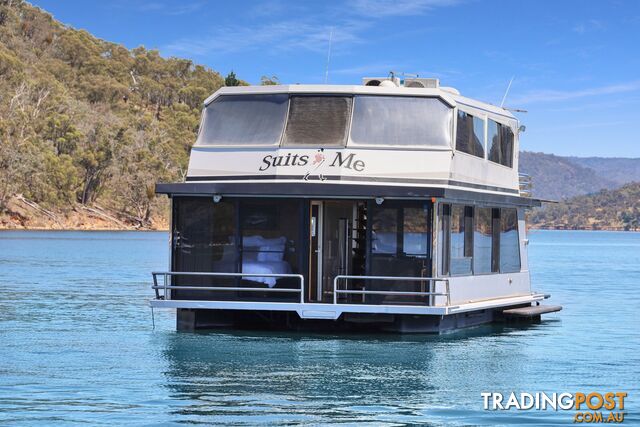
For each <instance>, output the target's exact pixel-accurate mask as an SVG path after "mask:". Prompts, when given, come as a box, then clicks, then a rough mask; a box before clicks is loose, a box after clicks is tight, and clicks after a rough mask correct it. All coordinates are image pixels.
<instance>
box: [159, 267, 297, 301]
mask: <svg viewBox="0 0 640 427" xmlns="http://www.w3.org/2000/svg"><path fill="white" fill-rule="evenodd" d="M151 275H152V276H153V286H151V289H154V290H155V292H156V299H161V298H160V292H158V290H159V289H163V290H164V295H163V298H164V299H167V295H171V294H170V293H169V292H167V291H168V290H171V289H186V290H198V291H251V292H255V291H269V292H296V293H299V294H300V302H301V303H303V302H304V276H303V275H302V274H273V273H219V272H216V273H209V272H193V271H154V272H152V273H151ZM160 275H161V276H163V284H162V285H158V277H157V276H160ZM171 276H203V277H277V278H283V277H294V278H297V279H299V280H300V288H298V289H287V288H268V287H267V288H244V287H237V286H236V287H231V286H179V285H178V286H173V285H170V284H168V281H167V277H171Z"/></svg>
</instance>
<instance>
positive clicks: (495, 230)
mask: <svg viewBox="0 0 640 427" xmlns="http://www.w3.org/2000/svg"><path fill="white" fill-rule="evenodd" d="M454 206H459V207H461V208H462V210H463V212H464V215H465V219H466V211H467V209H468V208H471V211H472V214H471V230H472V231H471V238H470V249H471V269H470V270H471V271H470V273H462V274H452V272H451V259H452V256H451V230H452V226H453V220H452V218H453V210H454ZM481 208H485V209H490V211H491V220H490V221H491V261H490V270H491V271H489V272H482V273H478V272H476V268H475V256H476V251H475V235H474V233H475V230H476V214H477V211H478V209H481ZM505 209H509V210H514V211H515V219H516V224H515V231H516V236H517V239H516V242H517V245H516V247H517V251H518V264H519V270H516V271H511V270H510V271H504V270H503V268H502V250H501V245H502V216H503V214H502V211H503V210H505ZM445 210H448V212H447V214H445ZM434 213H437V221H438V224H437V228H436V229H435V230H437V233H438V234H437V235H436V239H438V244H437V247H436V248H434V249H435V250H437V253H436V257H437V270H436V272H437V274H438V276H439V277H470V276H488V275H495V274H514V273H521V272H522V250H521V248H520V241H521V236H520V228H519V225H518V224H519V223H518V222H519V220H520V215H519V213H518V209H517V208H514V207H508V206H500V205H492V204H471V205H469V204H465V203H456V202H453V201H445V202H441V203H439V204H438V207H437V209H436V210H434ZM445 216H446V218H445ZM466 225H467V224H466V223H465V234H466ZM445 227H447V229H446V233H445ZM465 249H466V242H465Z"/></svg>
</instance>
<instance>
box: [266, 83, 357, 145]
mask: <svg viewBox="0 0 640 427" xmlns="http://www.w3.org/2000/svg"><path fill="white" fill-rule="evenodd" d="M293 97H301V98H302V97H318V98H319V97H327V98H330V97H337V98H351V105H350V111H349V114H348V116H347V121H346V125H345V138H344V142H343V143H342V144H334V145H322V144H317V145H316V144H291V145H285V144H284V136H285V134H286V132H287V126H288V125H289V117H290V112H291V98H293ZM355 97H356V94H354V93H313V92H301V93H292V92H290V93H288V100H287V113H286V114H287V115H286V116H285V119H284V126H283V127H282V133H281V134H280V141H279V142H278V145H276V147H278V148H284V149H316V148H326V149H334V150H339V149H342V148H347V147H348V146H349V141H350V139H351V123H352V121H353V110H354V106H355Z"/></svg>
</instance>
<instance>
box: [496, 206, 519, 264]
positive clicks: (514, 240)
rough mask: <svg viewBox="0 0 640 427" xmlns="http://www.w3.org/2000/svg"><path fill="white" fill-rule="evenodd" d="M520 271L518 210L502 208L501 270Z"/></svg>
mask: <svg viewBox="0 0 640 427" xmlns="http://www.w3.org/2000/svg"><path fill="white" fill-rule="evenodd" d="M518 271H520V239H519V238H518V212H517V210H516V209H501V210H500V272H501V273H515V272H518Z"/></svg>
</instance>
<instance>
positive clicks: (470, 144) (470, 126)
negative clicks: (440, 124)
mask: <svg viewBox="0 0 640 427" xmlns="http://www.w3.org/2000/svg"><path fill="white" fill-rule="evenodd" d="M456 150H458V151H462V152H463V153H468V154H473V155H474V156H477V157H482V158H484V120H482V119H480V118H478V117H475V116H472V115H471V114H467V113H465V112H464V111H460V110H458V124H457V126H456Z"/></svg>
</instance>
